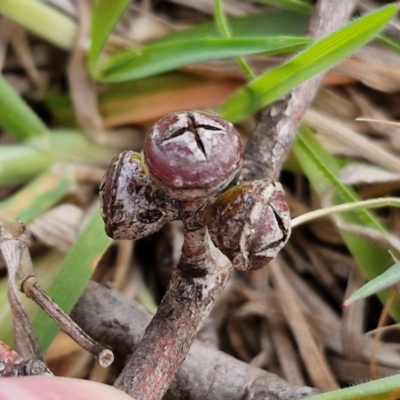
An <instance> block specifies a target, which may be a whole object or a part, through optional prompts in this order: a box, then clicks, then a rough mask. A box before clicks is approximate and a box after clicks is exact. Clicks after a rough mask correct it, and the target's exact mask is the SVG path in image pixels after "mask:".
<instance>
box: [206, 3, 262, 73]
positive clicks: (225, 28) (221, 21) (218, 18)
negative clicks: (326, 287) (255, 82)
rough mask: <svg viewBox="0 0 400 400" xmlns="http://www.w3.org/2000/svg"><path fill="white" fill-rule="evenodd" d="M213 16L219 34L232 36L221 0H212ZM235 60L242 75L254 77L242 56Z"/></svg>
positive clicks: (226, 36) (227, 36)
mask: <svg viewBox="0 0 400 400" xmlns="http://www.w3.org/2000/svg"><path fill="white" fill-rule="evenodd" d="M214 18H215V22H216V24H217V26H218V29H219V31H220V33H221V36H222V37H225V38H230V37H232V32H231V29H230V28H229V24H228V20H227V18H226V16H225V13H224V8H223V6H222V0H214ZM236 62H237V64H238V65H239V67H240V68H241V70H242V71H243V73H244V76H246V77H247V79H249V80H251V79H254V78H255V77H256V76H255V74H254V72H253V71H252V69H251V67H250V65H248V64H247V62H246V60H245V59H244V58H243V57H241V56H239V57H236Z"/></svg>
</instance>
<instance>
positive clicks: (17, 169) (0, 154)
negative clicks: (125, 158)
mask: <svg viewBox="0 0 400 400" xmlns="http://www.w3.org/2000/svg"><path fill="white" fill-rule="evenodd" d="M0 113H1V111H0ZM114 154H115V150H114V149H112V148H110V147H108V146H103V145H99V144H97V143H95V142H93V141H91V140H90V139H89V138H88V137H87V136H85V135H84V134H82V133H80V132H78V131H72V130H71V131H66V130H63V131H52V133H51V134H50V135H49V147H48V151H46V152H43V151H38V150H37V149H35V148H33V147H32V146H28V145H27V144H16V145H15V144H10V145H7V144H4V145H2V146H0V187H1V186H5V185H10V184H19V183H22V182H25V181H27V180H28V179H30V178H32V177H33V176H35V175H37V174H39V173H42V172H44V171H45V170H46V169H47V168H49V167H50V166H51V164H53V163H54V162H58V161H72V162H84V163H86V164H90V165H93V164H95V165H99V164H102V165H107V164H108V163H109V161H110V159H111V158H112V157H113V156H114Z"/></svg>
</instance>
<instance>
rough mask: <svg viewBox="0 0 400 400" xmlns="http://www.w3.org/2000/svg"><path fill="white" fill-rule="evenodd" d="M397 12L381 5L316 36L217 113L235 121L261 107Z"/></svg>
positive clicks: (355, 44) (346, 53) (337, 57)
mask: <svg viewBox="0 0 400 400" xmlns="http://www.w3.org/2000/svg"><path fill="white" fill-rule="evenodd" d="M397 11H398V7H397V5H395V4H391V5H388V6H386V7H382V8H380V9H378V10H377V11H373V12H370V13H368V14H366V15H364V16H363V17H361V18H358V19H357V20H355V21H354V22H352V23H350V24H348V25H346V26H345V27H344V28H341V29H339V30H337V31H336V32H334V33H332V34H330V35H328V36H326V37H324V38H322V39H319V40H318V41H316V42H315V43H314V44H313V45H311V46H310V47H309V48H307V49H306V50H304V51H302V52H301V53H299V54H298V55H297V56H295V57H293V58H292V59H291V60H289V61H288V62H286V63H285V64H283V65H281V66H279V67H277V68H274V69H272V70H270V71H268V72H267V73H265V74H264V75H262V76H261V77H259V78H257V79H255V80H253V81H252V82H250V83H249V84H248V85H247V86H246V87H244V88H243V89H239V90H238V91H237V92H236V93H234V94H233V95H232V96H231V97H230V98H229V99H228V100H227V101H226V102H225V103H224V104H223V105H222V106H221V107H220V108H219V110H218V112H219V114H221V115H222V116H223V117H224V118H226V119H228V120H230V121H233V122H235V121H239V120H241V119H243V118H245V117H247V116H248V115H250V114H252V113H254V112H255V111H257V110H259V109H261V108H263V107H265V106H266V105H267V104H270V103H271V102H273V101H274V100H276V99H277V98H279V97H280V96H282V95H283V94H284V93H286V92H288V91H289V90H291V89H293V88H294V87H295V86H297V85H299V84H300V83H302V82H304V81H306V80H307V79H309V78H311V77H313V76H315V75H316V74H318V73H320V72H322V71H324V70H326V69H327V68H329V67H331V66H333V65H334V64H336V63H337V62H339V61H340V60H342V59H343V58H345V57H347V56H349V55H350V54H352V53H353V52H354V50H356V49H357V48H359V47H361V46H362V45H364V44H365V43H367V42H368V41H370V40H371V39H373V38H374V36H376V35H377V34H378V33H379V32H380V31H381V30H382V29H383V28H384V27H385V26H386V25H387V23H388V22H389V21H390V20H391V19H392V18H393V17H394V16H395V14H396V12H397Z"/></svg>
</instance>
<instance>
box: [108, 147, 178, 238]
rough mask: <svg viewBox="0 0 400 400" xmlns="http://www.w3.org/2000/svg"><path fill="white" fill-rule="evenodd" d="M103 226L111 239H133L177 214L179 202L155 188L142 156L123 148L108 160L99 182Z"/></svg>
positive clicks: (147, 233) (160, 225) (155, 229)
mask: <svg viewBox="0 0 400 400" xmlns="http://www.w3.org/2000/svg"><path fill="white" fill-rule="evenodd" d="M100 205H101V213H102V217H103V219H104V222H105V230H106V233H107V235H108V236H110V237H112V238H113V239H130V240H136V239H140V238H143V237H145V236H148V235H150V234H152V233H154V232H157V231H158V230H160V229H161V228H162V227H163V226H164V224H165V223H166V222H168V221H173V220H175V219H178V218H179V211H178V208H179V205H178V204H177V201H176V200H173V199H170V198H168V197H167V196H166V195H165V194H164V193H163V192H162V191H160V190H159V189H158V188H156V187H155V186H154V184H153V182H152V181H151V179H150V178H149V176H148V175H147V173H146V170H145V168H144V165H143V157H142V156H141V155H140V154H139V153H136V152H133V151H124V152H122V153H121V154H119V155H118V156H116V157H114V159H113V160H112V161H111V165H110V168H109V169H108V171H107V172H106V174H105V175H104V177H103V180H102V183H101V185H100Z"/></svg>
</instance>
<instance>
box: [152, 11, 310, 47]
mask: <svg viewBox="0 0 400 400" xmlns="http://www.w3.org/2000/svg"><path fill="white" fill-rule="evenodd" d="M227 22H228V24H229V28H230V30H231V33H232V37H237V38H240V37H241V38H245V37H248V38H254V37H258V38H265V37H269V36H301V35H302V30H303V28H304V25H305V24H306V22H307V19H306V17H305V16H303V15H300V14H298V13H295V12H291V11H275V10H274V11H269V12H264V13H257V14H253V15H247V16H245V17H232V18H228V21H227ZM219 37H221V33H220V30H219V29H218V26H217V25H216V24H215V22H214V21H209V22H204V23H201V24H196V25H194V26H192V27H191V28H188V29H184V30H180V31H177V32H174V33H171V34H169V35H167V36H164V37H162V38H160V39H157V41H156V42H154V44H155V43H171V42H179V41H182V40H193V39H202V38H219Z"/></svg>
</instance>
